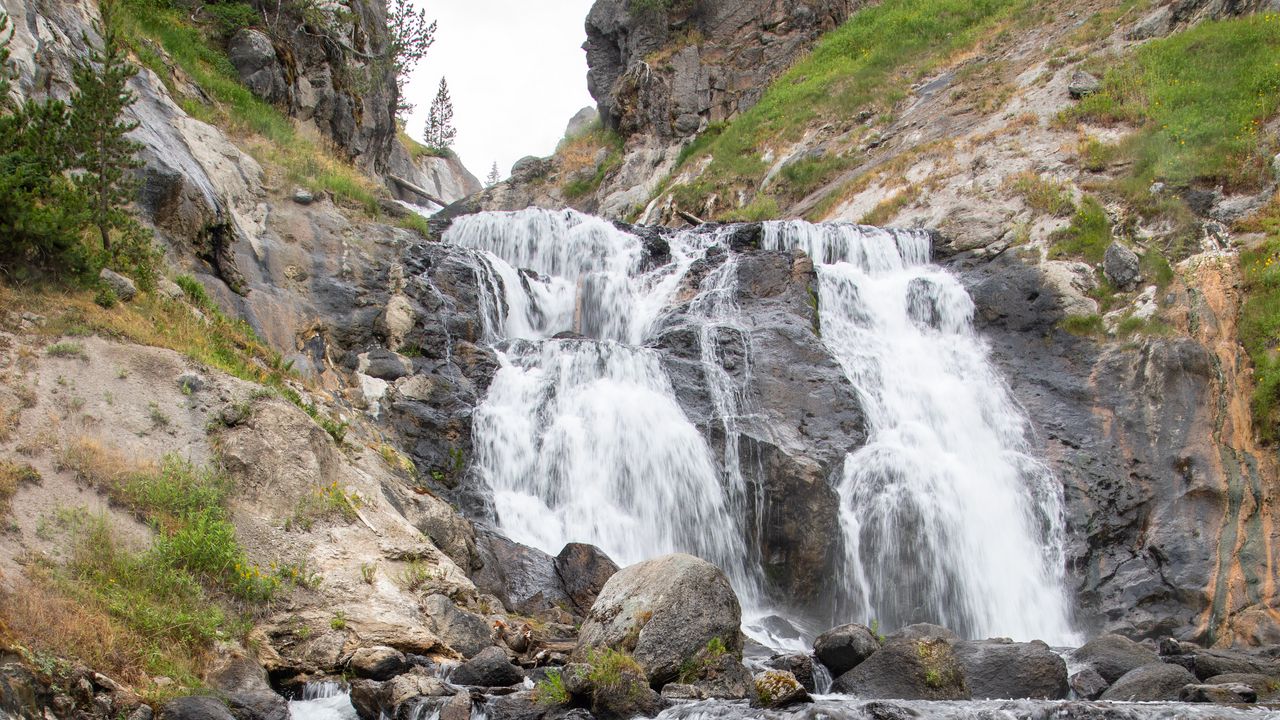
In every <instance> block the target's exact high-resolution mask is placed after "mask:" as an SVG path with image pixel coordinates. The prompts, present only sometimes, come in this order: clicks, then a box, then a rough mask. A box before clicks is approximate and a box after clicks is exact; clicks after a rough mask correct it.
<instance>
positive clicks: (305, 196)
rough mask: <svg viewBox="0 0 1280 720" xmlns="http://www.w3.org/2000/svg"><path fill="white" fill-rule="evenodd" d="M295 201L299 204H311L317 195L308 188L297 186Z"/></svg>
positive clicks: (294, 195)
mask: <svg viewBox="0 0 1280 720" xmlns="http://www.w3.org/2000/svg"><path fill="white" fill-rule="evenodd" d="M293 201H294V202H296V203H298V204H299V205H310V204H311V203H313V202H315V201H316V196H315V195H313V194H312V193H311V191H310V190H307V189H306V188H297V189H295V190H294V191H293Z"/></svg>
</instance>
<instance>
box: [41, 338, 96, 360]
mask: <svg viewBox="0 0 1280 720" xmlns="http://www.w3.org/2000/svg"><path fill="white" fill-rule="evenodd" d="M44 354H45V355H48V356H49V357H56V358H77V359H80V360H88V359H89V356H88V355H86V354H85V352H84V346H83V345H81V344H80V343H76V342H60V343H54V344H53V345H50V346H49V347H47V348H45V349H44Z"/></svg>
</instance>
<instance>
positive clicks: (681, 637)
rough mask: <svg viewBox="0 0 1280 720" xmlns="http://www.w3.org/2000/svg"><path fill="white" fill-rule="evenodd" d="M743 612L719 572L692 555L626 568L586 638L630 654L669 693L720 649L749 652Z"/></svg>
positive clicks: (582, 651)
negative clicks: (684, 672) (699, 659)
mask: <svg viewBox="0 0 1280 720" xmlns="http://www.w3.org/2000/svg"><path fill="white" fill-rule="evenodd" d="M741 622H742V609H741V607H740V606H739V605H738V598H737V596H736V595H734V593H733V589H732V588H731V587H730V586H729V580H728V579H727V578H726V577H725V575H724V573H723V572H721V571H720V569H719V568H717V567H716V566H714V565H712V564H711V563H708V562H706V561H705V560H700V559H698V558H695V557H693V556H691V555H680V554H677V555H666V556H664V557H660V558H656V559H654V560H648V561H646V562H642V563H638V564H636V565H632V566H630V567H626V568H623V569H622V570H620V571H618V573H617V574H616V575H614V576H613V577H612V578H610V579H609V581H608V582H607V583H605V586H604V589H603V590H602V591H601V592H600V597H599V598H597V599H596V602H595V604H594V605H592V607H591V612H590V614H588V615H587V620H586V622H585V623H584V624H583V626H582V631H581V633H580V634H579V638H578V650H577V654H579V655H583V656H585V655H586V653H587V651H588V650H589V649H591V648H613V649H617V650H622V651H625V652H629V653H631V654H632V656H633V657H634V658H635V660H636V662H637V663H639V664H640V667H641V668H643V669H644V672H645V676H646V677H647V679H648V681H649V682H650V683H651V684H654V685H661V684H663V683H666V682H669V681H671V680H673V679H675V678H676V676H678V675H679V674H680V670H681V666H682V665H683V664H684V663H685V662H687V661H690V660H692V659H694V658H695V657H696V656H697V655H698V653H699V652H701V651H703V650H704V649H706V648H707V646H708V644H709V643H711V642H712V641H715V640H718V641H719V642H720V643H722V644H723V645H724V647H725V648H726V649H727V650H728V652H730V653H733V654H735V655H736V654H737V653H740V652H741V650H742V636H741V633H740V632H739V630H738V628H739V625H740V624H741Z"/></svg>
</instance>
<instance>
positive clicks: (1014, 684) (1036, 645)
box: [955, 640, 1070, 700]
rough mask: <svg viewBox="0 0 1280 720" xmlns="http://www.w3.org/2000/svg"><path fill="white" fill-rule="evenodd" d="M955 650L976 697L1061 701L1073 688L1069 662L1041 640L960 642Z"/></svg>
mask: <svg viewBox="0 0 1280 720" xmlns="http://www.w3.org/2000/svg"><path fill="white" fill-rule="evenodd" d="M955 653H956V657H958V658H959V659H960V664H961V665H963V666H964V674H965V681H966V682H967V683H968V685H969V691H970V692H971V693H973V697H974V699H975V700H978V699H1016V698H1035V699H1041V700H1060V699H1062V698H1065V697H1066V696H1067V692H1068V690H1069V689H1070V688H1069V687H1068V685H1067V663H1066V662H1065V661H1063V659H1062V658H1061V657H1059V656H1058V654H1057V653H1055V652H1054V651H1053V650H1051V649H1050V648H1049V646H1048V645H1046V644H1044V643H1043V642H1040V641H1039V640H1034V641H1032V642H1028V643H1015V642H1004V641H999V640H982V641H969V642H966V641H961V642H958V643H956V645H955Z"/></svg>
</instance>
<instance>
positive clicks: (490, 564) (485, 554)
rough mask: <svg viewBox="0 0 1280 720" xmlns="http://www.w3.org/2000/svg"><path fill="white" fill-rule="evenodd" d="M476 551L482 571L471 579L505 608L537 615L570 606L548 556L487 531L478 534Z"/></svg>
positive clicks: (558, 576)
mask: <svg viewBox="0 0 1280 720" xmlns="http://www.w3.org/2000/svg"><path fill="white" fill-rule="evenodd" d="M476 552H477V555H478V556H479V558H480V563H481V568H480V569H479V570H478V571H476V572H475V573H473V574H472V580H473V581H474V582H475V584H476V587H478V588H480V589H481V590H483V591H484V592H487V593H490V594H492V595H495V596H497V598H498V599H499V600H501V601H502V604H503V605H506V606H507V608H508V609H510V610H513V611H515V612H519V613H523V614H526V615H537V614H539V613H545V612H549V611H555V610H557V609H559V608H565V607H573V601H572V600H571V599H570V598H569V596H568V595H567V594H565V591H564V587H563V585H562V584H561V581H560V575H559V574H558V573H557V572H556V560H555V558H554V557H552V556H551V555H548V554H547V553H544V552H542V551H541V550H538V549H536V548H531V547H528V546H526V545H521V544H520V543H517V542H513V541H511V540H508V539H507V538H505V537H503V536H502V535H499V534H497V533H494V532H491V531H488V530H479V531H477V533H476Z"/></svg>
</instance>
